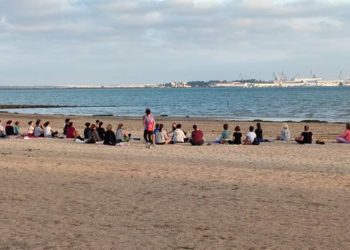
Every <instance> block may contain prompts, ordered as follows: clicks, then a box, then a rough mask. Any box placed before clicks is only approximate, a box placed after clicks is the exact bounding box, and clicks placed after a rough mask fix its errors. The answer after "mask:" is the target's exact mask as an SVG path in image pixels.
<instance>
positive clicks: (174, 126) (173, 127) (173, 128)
mask: <svg viewBox="0 0 350 250" xmlns="http://www.w3.org/2000/svg"><path fill="white" fill-rule="evenodd" d="M176 125H177V124H176V122H173V123H172V124H171V128H172V130H173V131H174V130H175V129H176Z"/></svg>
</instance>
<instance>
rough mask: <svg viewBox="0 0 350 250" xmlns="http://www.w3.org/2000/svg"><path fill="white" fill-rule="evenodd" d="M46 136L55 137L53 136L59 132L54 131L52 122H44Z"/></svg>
mask: <svg viewBox="0 0 350 250" xmlns="http://www.w3.org/2000/svg"><path fill="white" fill-rule="evenodd" d="M43 126H44V137H47V138H53V137H56V136H57V134H58V132H57V131H56V132H54V131H53V130H52V128H51V126H50V122H48V121H47V122H45V123H44V125H43Z"/></svg>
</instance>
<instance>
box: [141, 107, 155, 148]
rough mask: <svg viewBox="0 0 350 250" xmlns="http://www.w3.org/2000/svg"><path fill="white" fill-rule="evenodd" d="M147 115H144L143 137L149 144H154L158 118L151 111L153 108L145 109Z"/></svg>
mask: <svg viewBox="0 0 350 250" xmlns="http://www.w3.org/2000/svg"><path fill="white" fill-rule="evenodd" d="M145 113H146V114H145V115H144V116H143V127H144V131H143V138H144V139H145V141H146V143H147V144H153V131H154V126H155V124H156V120H155V118H154V116H153V115H152V113H151V109H149V108H147V109H146V110H145Z"/></svg>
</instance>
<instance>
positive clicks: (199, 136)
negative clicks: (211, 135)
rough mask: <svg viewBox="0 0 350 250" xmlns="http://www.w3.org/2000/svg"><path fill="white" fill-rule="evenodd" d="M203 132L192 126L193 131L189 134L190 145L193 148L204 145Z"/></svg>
mask: <svg viewBox="0 0 350 250" xmlns="http://www.w3.org/2000/svg"><path fill="white" fill-rule="evenodd" d="M203 137H204V134H203V131H202V130H200V129H198V127H197V125H193V131H192V134H191V139H190V143H191V145H193V146H201V145H203V144H204V139H203Z"/></svg>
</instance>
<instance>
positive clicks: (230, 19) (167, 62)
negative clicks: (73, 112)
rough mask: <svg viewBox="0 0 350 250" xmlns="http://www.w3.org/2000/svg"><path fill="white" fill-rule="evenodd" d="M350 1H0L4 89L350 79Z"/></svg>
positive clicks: (0, 71) (0, 80)
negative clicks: (281, 77)
mask: <svg viewBox="0 0 350 250" xmlns="http://www.w3.org/2000/svg"><path fill="white" fill-rule="evenodd" d="M349 13H350V1H344V0H313V1H312V0H303V1H296V0H294V1H293V0H289V1H287V0H284V1H282V0H236V1H235V0H231V1H229V0H207V1H205V0H163V1H161V0H138V1H134V0H125V1H118V0H0V84H3V85H9V84H41V85H42V84H45V85H47V84H71V83H92V84H95V83H103V84H114V83H138V82H140V83H151V82H156V83H157V82H168V81H172V80H176V81H181V80H210V79H227V80H232V79H240V78H241V76H242V77H243V78H248V77H251V78H262V79H272V78H273V76H272V75H273V72H282V71H284V72H285V73H286V74H287V76H288V77H293V76H295V75H296V74H299V75H300V76H309V75H310V72H311V71H313V72H314V73H315V74H317V75H319V76H322V77H325V78H338V75H339V72H340V71H341V70H342V71H343V76H346V74H347V73H350V15H349Z"/></svg>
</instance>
